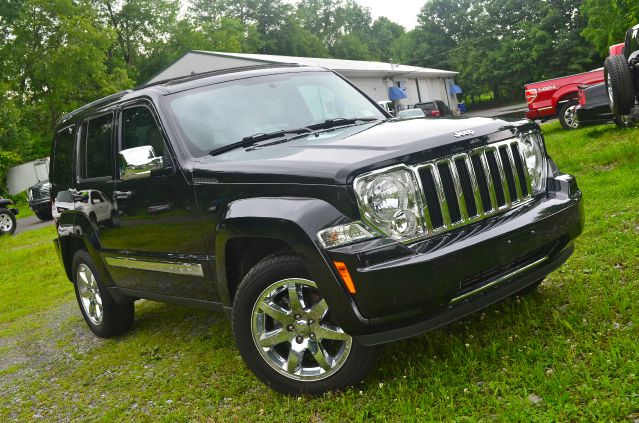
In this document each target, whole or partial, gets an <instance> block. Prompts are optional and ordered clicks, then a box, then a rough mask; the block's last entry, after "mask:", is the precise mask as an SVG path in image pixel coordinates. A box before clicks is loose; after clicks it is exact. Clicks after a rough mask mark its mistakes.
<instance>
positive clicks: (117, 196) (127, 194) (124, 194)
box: [113, 191, 133, 200]
mask: <svg viewBox="0 0 639 423" xmlns="http://www.w3.org/2000/svg"><path fill="white" fill-rule="evenodd" d="M131 197H133V192H132V191H113V199H114V200H128V199H129V198H131Z"/></svg>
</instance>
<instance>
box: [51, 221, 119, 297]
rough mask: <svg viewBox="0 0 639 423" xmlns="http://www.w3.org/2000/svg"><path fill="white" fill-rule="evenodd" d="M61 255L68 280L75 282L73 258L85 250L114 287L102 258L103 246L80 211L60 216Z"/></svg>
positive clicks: (59, 237)
mask: <svg viewBox="0 0 639 423" xmlns="http://www.w3.org/2000/svg"><path fill="white" fill-rule="evenodd" d="M57 227H58V239H59V242H60V254H61V258H62V264H63V265H64V270H65V272H66V274H67V278H68V279H69V280H70V281H71V282H73V269H71V267H72V264H73V256H74V255H75V253H76V252H77V251H79V250H85V251H86V252H87V253H89V255H90V256H91V258H92V259H93V262H94V263H95V265H96V266H98V267H99V269H100V271H101V273H102V274H103V275H107V282H108V283H109V284H110V285H112V282H111V279H110V277H109V276H108V275H109V274H108V272H107V271H106V267H105V266H104V263H102V259H101V258H100V250H101V249H102V246H101V244H100V239H99V237H98V234H97V233H96V231H95V228H94V227H93V224H92V223H91V221H90V220H89V218H88V216H87V215H85V214H84V213H81V212H78V211H67V212H65V213H63V214H62V215H61V216H60V219H59V221H58V224H57Z"/></svg>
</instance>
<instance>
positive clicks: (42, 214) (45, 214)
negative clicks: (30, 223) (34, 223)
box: [35, 209, 53, 221]
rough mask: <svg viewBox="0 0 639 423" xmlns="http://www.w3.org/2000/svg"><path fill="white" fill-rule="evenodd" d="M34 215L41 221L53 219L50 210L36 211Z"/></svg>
mask: <svg viewBox="0 0 639 423" xmlns="http://www.w3.org/2000/svg"><path fill="white" fill-rule="evenodd" d="M35 215H36V216H37V217H38V219H40V220H42V221H47V220H51V219H53V213H52V212H51V209H41V210H36V211H35Z"/></svg>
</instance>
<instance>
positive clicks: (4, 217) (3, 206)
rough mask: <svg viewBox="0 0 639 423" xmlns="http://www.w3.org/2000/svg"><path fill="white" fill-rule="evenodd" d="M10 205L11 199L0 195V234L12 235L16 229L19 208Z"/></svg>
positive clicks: (11, 203)
mask: <svg viewBox="0 0 639 423" xmlns="http://www.w3.org/2000/svg"><path fill="white" fill-rule="evenodd" d="M12 205H13V201H11V200H9V199H6V198H2V197H0V235H13V233H14V232H15V231H16V226H17V224H16V215H17V214H18V211H19V210H18V209H17V208H15V207H11V206H12Z"/></svg>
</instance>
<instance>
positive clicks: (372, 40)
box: [368, 16, 406, 62]
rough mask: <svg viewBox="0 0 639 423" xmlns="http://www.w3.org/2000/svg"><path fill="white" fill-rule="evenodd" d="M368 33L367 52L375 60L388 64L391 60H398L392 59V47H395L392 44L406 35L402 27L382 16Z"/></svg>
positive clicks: (393, 53) (393, 51)
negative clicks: (368, 51) (369, 52)
mask: <svg viewBox="0 0 639 423" xmlns="http://www.w3.org/2000/svg"><path fill="white" fill-rule="evenodd" d="M369 33H370V35H369V38H368V44H369V50H370V51H371V54H372V55H373V56H374V57H375V58H376V59H377V60H381V61H384V62H388V61H390V60H391V59H393V58H394V59H395V60H397V59H399V58H398V57H393V56H395V50H394V47H396V46H394V45H393V43H394V42H395V41H396V40H397V39H399V38H400V37H402V36H403V35H404V34H405V33H406V31H405V30H404V27H403V26H401V25H399V24H396V23H395V22H391V21H390V20H389V19H388V18H385V17H383V16H382V17H379V18H377V19H376V20H375V22H373V24H372V25H371V28H370V32H369Z"/></svg>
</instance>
